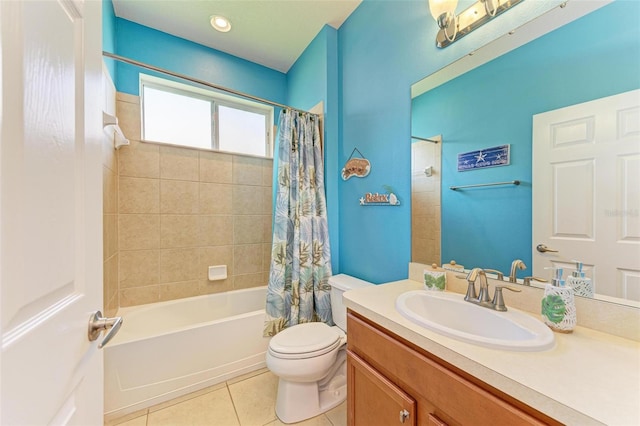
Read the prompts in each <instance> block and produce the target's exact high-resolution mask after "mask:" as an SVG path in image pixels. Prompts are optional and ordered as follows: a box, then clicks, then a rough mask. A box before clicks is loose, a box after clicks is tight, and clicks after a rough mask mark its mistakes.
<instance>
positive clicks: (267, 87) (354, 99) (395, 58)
mask: <svg viewBox="0 0 640 426" xmlns="http://www.w3.org/2000/svg"><path fill="white" fill-rule="evenodd" d="M471 1H472V0H461V1H460V3H459V5H458V9H459V10H462V9H464V8H465V7H466V6H468V4H470V3H471ZM618 2H620V3H632V2H627V1H625V0H619V1H618ZM105 3H109V5H110V0H105ZM560 3H561V1H560V0H550V1H545V2H539V1H527V2H522V3H521V4H519V5H518V6H516V7H515V8H514V9H513V10H511V11H509V12H508V13H506V14H504V15H502V16H500V17H499V18H498V19H495V20H493V21H491V22H489V23H488V24H486V25H484V26H483V27H481V28H479V29H477V30H476V31H474V32H473V33H471V34H470V35H468V36H466V37H465V38H463V39H461V40H459V41H457V42H456V43H454V44H453V45H451V46H449V47H447V48H446V49H442V50H441V49H437V48H436V47H435V43H434V38H435V34H436V32H437V27H436V23H435V21H434V20H433V19H432V18H431V15H430V14H429V10H428V5H427V2H426V1H425V0H364V1H363V3H362V4H361V5H360V6H359V7H358V8H357V9H356V10H355V11H354V13H353V14H352V15H351V16H350V17H349V19H347V21H346V22H345V23H344V24H343V25H342V26H341V28H340V29H339V30H337V31H336V30H334V29H333V28H330V27H325V28H324V29H323V30H322V31H321V32H320V33H319V34H318V36H317V37H316V38H315V39H314V41H313V42H312V43H311V44H310V45H309V46H308V48H307V49H306V50H305V52H304V53H303V54H302V55H301V56H300V58H299V59H298V61H297V62H296V63H295V64H294V66H293V67H292V68H291V70H290V71H289V72H288V73H287V74H284V73H281V72H279V71H275V70H271V69H268V68H265V67H262V66H260V65H257V64H254V63H251V62H248V61H244V60H242V59H239V58H237V57H234V56H231V55H228V54H225V53H222V52H219V51H215V50H213V49H209V48H206V47H204V46H200V45H197V44H194V43H190V42H187V41H185V40H182V39H179V38H177V37H173V36H170V35H168V34H165V33H162V32H159V31H156V30H153V29H150V28H147V27H144V26H141V25H138V24H135V23H133V22H129V21H126V20H123V19H119V18H115V17H113V16H107V17H106V18H105V19H107V22H108V23H109V25H108V26H107V29H106V30H105V50H109V48H108V46H107V40H112V39H113V46H114V48H115V51H116V53H118V54H120V55H122V56H127V57H130V58H133V59H136V60H139V61H142V62H147V63H151V64H153V65H156V66H159V67H163V68H169V69H172V70H173V71H177V72H180V73H184V74H187V75H191V76H194V77H197V78H201V79H203V80H207V81H211V82H215V83H216V84H219V85H222V86H226V87H230V88H233V89H236V90H239V91H242V92H246V93H250V94H253V95H255V96H259V97H262V98H266V99H270V100H272V101H275V102H279V103H285V104H291V105H292V106H295V107H298V108H302V109H307V108H309V107H311V106H313V105H315V104H316V103H318V102H319V101H321V100H322V101H324V102H325V138H326V139H325V158H326V160H325V169H326V173H325V180H326V190H327V203H328V214H329V228H330V234H331V245H332V253H333V262H332V263H333V272H334V273H339V272H343V273H348V274H351V275H354V276H357V277H360V278H363V279H366V280H369V281H372V282H375V283H380V282H387V281H392V280H396V279H402V278H406V277H407V263H408V262H409V260H410V253H411V235H410V228H411V226H410V224H411V212H410V208H411V206H410V163H411V160H410V145H409V144H410V129H411V99H410V86H411V85H412V84H413V83H415V82H417V81H418V80H419V79H421V78H422V77H424V76H426V75H428V74H430V73H432V72H434V71H436V70H438V69H440V68H442V67H444V66H446V65H448V64H450V63H451V62H453V61H455V60H457V59H459V58H461V57H463V56H465V55H467V54H469V53H470V52H472V51H474V50H475V49H477V48H478V47H480V46H483V45H484V44H486V43H487V42H489V41H491V40H493V39H495V38H497V37H499V36H501V35H502V34H504V33H506V32H507V31H509V30H511V29H513V28H516V27H518V26H519V25H521V24H523V23H525V22H527V21H528V20H530V19H531V18H533V17H535V16H538V15H540V14H542V13H544V12H545V11H547V10H549V9H551V8H553V7H555V6H557V5H558V4H560ZM105 7H106V6H105ZM627 7H631V6H629V5H627ZM103 13H104V12H103ZM110 13H112V11H111V12H110ZM630 16H631V17H633V16H634V15H631V14H630ZM635 16H636V17H637V16H638V14H637V11H636V14H635ZM635 22H636V28H637V26H638V25H637V23H638V22H637V18H636V21H635ZM600 26H601V25H599V24H598V25H595V27H600ZM114 28H115V30H114ZM110 31H114V33H115V37H114V36H111V35H109V32H110ZM604 43H605V44H606V41H605V42H604ZM576 44H578V45H580V44H581V43H580V42H576ZM549 49H550V50H551V51H552V52H554V53H556V54H558V55H560V56H562V54H563V53H562V51H560V50H559V49H556V48H555V46H549ZM599 65H604V66H607V65H609V66H610V64H607V63H606V62H602V64H599ZM636 69H637V68H636ZM583 84H584V83H583ZM116 85H117V87H118V90H120V91H123V92H126V93H131V94H137V93H138V78H137V71H135V70H132V67H130V66H122V65H121V66H119V67H118V70H117V76H116ZM532 90H534V91H535V90H536V89H535V87H534V88H532ZM523 96H525V95H524V94H523ZM501 107H502V106H501ZM486 111H487V109H480V110H479V111H478V112H479V113H483V112H486ZM447 137H448V136H447V134H445V139H447ZM490 145H491V146H493V144H490ZM483 146H484V142H483ZM356 147H357V148H358V149H359V150H360V151H361V152H362V153H363V154H364V155H365V157H367V158H368V159H369V160H370V161H371V164H372V170H371V173H370V174H369V176H368V177H366V178H364V179H360V178H351V179H350V180H348V181H342V180H341V179H340V177H339V173H340V169H341V168H342V167H343V165H344V163H345V162H346V160H347V159H348V157H349V155H350V154H351V152H352V150H353V148H356ZM521 152H522V151H519V153H518V151H516V150H515V149H514V151H513V153H514V157H513V160H512V164H513V165H512V166H510V167H504V168H503V169H507V170H509V169H511V170H514V168H517V167H518V166H517V164H519V163H523V162H524V159H523V158H521V157H519V156H520V153H521ZM522 172H523V173H524V174H525V175H526V173H527V171H526V170H525V169H523V171H522ZM467 173H474V172H467ZM477 173H479V172H477ZM483 173H484V172H483ZM528 173H529V175H530V171H529V172H528ZM509 176H511V173H510V174H509ZM525 177H526V176H525ZM523 179H524V178H523ZM383 185H388V186H391V187H392V188H393V189H394V191H395V192H396V193H397V195H398V196H399V198H400V200H401V203H402V204H401V206H399V207H380V206H366V207H362V206H359V204H358V199H359V198H360V197H361V196H362V195H363V194H364V193H366V192H378V191H383ZM523 188H524V187H521V188H519V189H523ZM524 189H525V190H526V188H524ZM529 203H530V201H529ZM447 226H448V225H447ZM443 235H445V234H444V232H443ZM445 238H446V235H445ZM523 238H524V237H523ZM529 238H530V237H529ZM473 244H476V245H475V249H476V250H477V249H482V250H484V248H483V247H484V246H483V245H482V241H478V242H474V243H473ZM454 252H455V253H457V252H456V251H455V250H454ZM444 256H450V257H456V259H458V257H457V254H451V253H445V254H444ZM522 257H523V258H524V256H522ZM443 259H445V260H446V258H443ZM461 263H462V261H461ZM482 266H485V267H489V266H490V265H482ZM496 266H499V265H496Z"/></svg>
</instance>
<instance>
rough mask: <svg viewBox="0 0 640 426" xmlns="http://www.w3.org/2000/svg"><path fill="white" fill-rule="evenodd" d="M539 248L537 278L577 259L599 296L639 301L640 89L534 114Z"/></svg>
mask: <svg viewBox="0 0 640 426" xmlns="http://www.w3.org/2000/svg"><path fill="white" fill-rule="evenodd" d="M538 244H545V245H546V246H548V247H550V248H552V249H556V250H558V252H557V253H539V252H538V251H536V250H535V247H536V246H537V245H538ZM533 245H534V247H533V269H534V271H533V272H534V275H536V276H541V277H547V278H549V277H550V276H551V274H550V272H549V271H545V270H544V268H545V267H549V266H557V267H565V268H569V269H571V268H572V267H574V264H573V263H572V262H571V260H573V259H576V260H580V261H582V262H584V264H585V267H586V268H587V271H586V272H587V276H590V277H591V278H593V279H594V287H595V291H596V293H598V294H600V295H606V296H613V297H619V298H626V299H631V300H636V301H640V280H639V279H638V276H640V90H634V91H631V92H626V93H622V94H619V95H615V96H609V97H606V98H602V99H597V100H594V101H591V102H585V103H582V104H578V105H573V106H570V107H566V108H561V109H558V110H555V111H549V112H545V113H542V114H538V115H535V116H534V117H533ZM569 273H570V271H567V272H565V277H566V276H567V275H568V274H569Z"/></svg>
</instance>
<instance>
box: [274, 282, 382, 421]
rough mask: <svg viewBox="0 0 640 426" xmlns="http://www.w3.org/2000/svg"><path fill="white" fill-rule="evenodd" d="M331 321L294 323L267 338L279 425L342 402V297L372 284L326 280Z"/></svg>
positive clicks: (344, 340)
mask: <svg viewBox="0 0 640 426" xmlns="http://www.w3.org/2000/svg"><path fill="white" fill-rule="evenodd" d="M329 284H330V285H331V310H332V314H333V322H334V323H335V324H336V325H335V326H333V327H330V326H328V325H326V324H324V323H320V322H313V323H305V324H298V325H294V326H292V327H289V328H286V329H284V330H282V331H281V332H280V333H278V334H276V335H275V336H273V337H272V338H271V341H270V342H269V350H268V351H267V367H268V368H269V370H271V372H272V373H273V374H275V375H276V376H278V377H279V378H280V381H279V383H278V399H277V401H276V414H277V415H278V418H279V419H280V420H281V421H283V422H284V423H295V422H299V421H302V420H305V419H308V418H311V417H314V416H317V415H318V414H321V413H324V412H326V411H328V410H330V409H332V408H333V407H335V406H337V405H339V404H340V403H342V402H343V401H344V400H345V398H346V397H347V364H346V361H347V352H346V343H347V335H346V334H345V332H346V329H347V309H346V307H345V306H344V304H343V303H342V293H344V292H345V291H347V290H351V289H354V288H361V287H365V286H370V285H373V284H371V283H369V282H366V281H362V280H359V279H357V278H354V277H351V276H349V275H344V274H339V275H335V276H333V277H331V278H329Z"/></svg>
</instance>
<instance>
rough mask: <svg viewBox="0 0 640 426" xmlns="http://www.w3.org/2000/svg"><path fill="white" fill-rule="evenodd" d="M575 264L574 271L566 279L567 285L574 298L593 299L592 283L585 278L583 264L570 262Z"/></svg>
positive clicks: (576, 261)
mask: <svg viewBox="0 0 640 426" xmlns="http://www.w3.org/2000/svg"><path fill="white" fill-rule="evenodd" d="M572 262H575V263H576V270H575V271H573V272H572V273H571V275H569V276H568V277H567V285H568V286H569V287H571V288H572V289H573V293H574V294H575V295H576V296H583V297H593V294H594V291H593V281H591V278H588V277H585V275H584V270H583V264H582V262H580V261H579V260H572Z"/></svg>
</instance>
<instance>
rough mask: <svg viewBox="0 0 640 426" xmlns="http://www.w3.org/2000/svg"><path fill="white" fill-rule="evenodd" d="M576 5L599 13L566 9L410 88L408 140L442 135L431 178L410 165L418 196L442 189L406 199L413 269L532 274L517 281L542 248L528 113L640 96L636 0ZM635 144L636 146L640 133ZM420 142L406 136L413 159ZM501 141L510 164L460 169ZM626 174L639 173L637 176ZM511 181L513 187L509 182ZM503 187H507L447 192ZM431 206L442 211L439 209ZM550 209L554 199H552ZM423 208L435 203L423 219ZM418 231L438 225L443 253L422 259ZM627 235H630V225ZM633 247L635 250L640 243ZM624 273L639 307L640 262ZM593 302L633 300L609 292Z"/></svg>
mask: <svg viewBox="0 0 640 426" xmlns="http://www.w3.org/2000/svg"><path fill="white" fill-rule="evenodd" d="M583 3H590V4H591V5H592V6H591V7H592V8H595V10H590V11H584V10H583V11H580V10H577V9H579V8H580V7H583V6H584V5H581V4H580V2H568V3H567V4H566V7H558V8H556V9H553V10H551V11H549V12H547V13H545V14H544V15H541V16H540V17H538V18H536V19H535V20H533V21H531V22H530V23H528V24H526V25H525V26H523V27H521V28H518V29H516V31H515V33H514V34H508V35H505V36H504V37H501V38H500V39H498V40H496V41H494V42H492V43H490V44H489V45H487V46H485V47H483V48H481V49H478V50H477V51H476V52H474V53H473V55H471V56H466V57H464V58H462V59H460V60H459V61H457V62H455V63H453V64H451V65H449V66H447V67H445V68H444V69H442V70H440V71H438V72H437V73H435V74H433V75H431V76H428V77H426V78H425V79H423V80H421V81H419V82H417V83H416V84H414V85H413V86H412V129H411V134H412V136H415V137H417V138H427V139H433V138H434V136H438V135H441V137H442V144H441V145H439V146H438V148H437V149H433V150H432V151H434V152H438V151H440V150H441V162H440V161H439V160H438V157H437V156H435V154H434V157H433V160H428V161H432V162H434V161H435V162H434V164H429V165H431V166H432V177H426V174H425V170H424V169H425V166H426V165H427V164H426V163H425V161H424V160H422V162H419V161H418V162H416V167H412V192H414V191H416V190H418V191H424V188H425V186H426V185H429V184H428V183H427V182H429V179H431V182H436V183H430V185H432V186H434V187H435V188H436V189H439V191H435V192H433V193H431V194H430V195H428V197H430V198H427V200H426V201H424V199H423V200H422V201H418V202H417V203H416V202H414V201H413V197H412V261H415V262H419V263H427V264H431V263H434V262H436V263H442V262H448V261H449V260H452V259H455V260H456V261H457V262H458V263H459V264H462V265H463V266H464V267H466V268H472V267H476V266H480V267H483V268H487V269H496V270H500V271H502V272H504V274H505V276H506V275H509V273H510V269H511V264H512V261H513V260H514V259H522V260H523V261H524V263H525V264H526V265H527V267H528V268H527V269H526V270H523V271H520V270H518V271H517V272H518V273H517V276H518V278H519V279H522V278H524V277H526V276H531V275H533V274H532V263H533V262H532V259H533V256H534V253H533V252H532V250H535V246H536V244H537V242H535V241H533V238H532V226H533V225H532V224H533V221H534V219H535V218H534V217H533V213H532V211H533V207H534V206H533V202H532V193H533V184H532V175H534V174H535V173H533V170H534V168H535V165H533V164H532V132H533V128H532V127H533V125H532V117H533V115H536V114H540V113H543V112H546V111H551V110H556V109H559V108H564V107H567V106H570V105H575V104H580V103H584V102H587V101H591V100H594V99H600V98H603V97H607V96H611V95H614V94H619V93H623V92H628V91H631V90H634V89H638V88H640V77H639V76H640V30H639V29H638V28H639V25H638V16H639V6H638V5H637V4H635V2H612V3H609V4H606V5H605V6H602V3H600V4H599V5H598V6H594V5H595V2H583ZM561 24H562V25H561ZM560 25H561V26H560ZM637 125H638V124H637V122H636V123H635V126H636V129H637ZM636 132H637V130H636ZM634 137H635V139H634V141H635V143H636V144H637V143H638V136H637V133H636V136H634ZM425 143H428V142H424V141H420V140H418V139H412V147H414V148H413V149H412V152H413V151H414V149H416V147H417V146H419V145H424V144H425ZM505 145H506V146H508V147H509V151H508V154H509V161H508V164H507V165H506V166H501V167H487V168H482V169H474V170H469V171H458V157H459V155H460V154H465V153H470V154H469V155H479V154H481V153H480V152H478V151H482V150H485V151H486V150H487V149H489V148H494V147H502V146H505ZM636 151H637V150H636ZM414 155H415V153H414ZM414 155H412V159H415V158H416V157H415V156H414ZM635 155H636V157H637V154H635ZM635 164H636V166H634V167H637V164H638V163H637V162H635ZM630 173H632V174H634V175H635V176H637V175H638V170H635V169H632V170H631V171H630ZM434 177H435V178H436V179H437V180H440V181H441V184H440V185H438V184H437V180H436V179H434ZM636 179H637V178H636ZM513 181H519V185H513V184H508V183H509V182H513ZM502 182H506V183H507V184H505V185H499V186H487V187H480V188H474V189H473V190H461V191H460V190H459V191H454V190H451V189H450V187H451V186H460V185H476V184H484V183H502ZM418 185H420V187H419V188H417V186H418ZM634 191H635V190H634ZM438 192H439V194H438ZM634 196H635V197H636V198H635V199H634V200H635V201H634V204H637V200H638V198H637V195H634ZM416 199H417V198H416ZM438 199H440V201H439V202H440V203H441V209H437V202H438ZM543 202H544V201H543ZM548 202H549V203H552V202H553V200H552V196H551V194H549V197H548ZM422 205H431V206H436V207H435V208H431V211H429V210H428V209H427V210H426V211H425V210H421V209H422ZM610 207H611V206H605V208H610ZM438 213H439V214H440V216H441V217H438ZM622 214H626V215H628V217H629V219H630V221H631V222H632V223H633V224H634V225H633V226H634V227H638V226H640V225H638V221H639V218H638V216H639V215H640V213H639V211H638V206H637V205H632V206H629V208H628V209H625V210H624V211H623V212H622ZM418 215H423V216H427V219H426V220H427V222H424V221H423V222H420V221H421V220H424V218H418V217H417V216H418ZM429 215H430V217H429ZM419 223H422V224H424V223H430V224H431V225H430V227H429V229H430V230H431V229H433V230H436V229H437V228H438V227H439V226H440V227H441V231H440V232H441V234H440V235H441V237H440V238H438V237H439V235H437V233H436V235H435V237H432V238H431V240H432V244H434V245H436V246H437V245H438V243H439V244H440V247H439V248H440V249H441V256H440V257H438V256H437V250H436V248H435V247H432V248H431V249H429V250H430V254H429V255H428V256H427V255H425V254H424V252H423V253H422V254H420V252H419V251H418V249H420V248H421V247H420V246H419V245H420V244H423V245H425V244H426V243H425V242H424V239H425V238H426V237H428V235H425V234H428V233H425V230H424V228H421V229H417V227H416V226H414V225H417V224H419ZM422 226H424V225H422ZM633 232H635V233H636V234H637V229H636V228H634V231H633ZM418 233H420V234H419V235H417V234H418ZM429 235H431V234H429ZM630 244H633V245H637V244H638V238H637V237H636V239H635V240H633V241H631V242H630ZM634 250H635V249H634ZM429 256H430V257H429ZM570 256H571V255H567V257H565V259H567V260H569V259H572V257H570ZM594 263H595V264H596V266H597V264H599V263H600V262H599V261H596V262H594ZM628 269H629V276H628V277H627V278H628V279H627V285H628V286H631V287H632V289H631V291H630V292H629V293H628V294H627V299H630V301H633V300H635V302H637V301H638V299H637V298H640V296H638V295H639V294H640V259H638V261H637V263H636V264H635V265H631V267H630V268H628ZM587 272H588V271H587ZM566 275H567V272H566V271H565V277H566ZM587 275H588V274H587ZM544 278H546V279H550V278H551V272H550V271H546V276H544ZM597 290H598V289H597V283H596V291H597ZM633 291H635V295H634V293H633ZM599 297H600V298H602V299H605V300H609V301H616V302H620V303H628V302H629V301H627V300H624V299H622V298H620V297H621V295H620V294H615V293H609V294H601V295H599ZM635 302H631V304H637V303H635Z"/></svg>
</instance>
